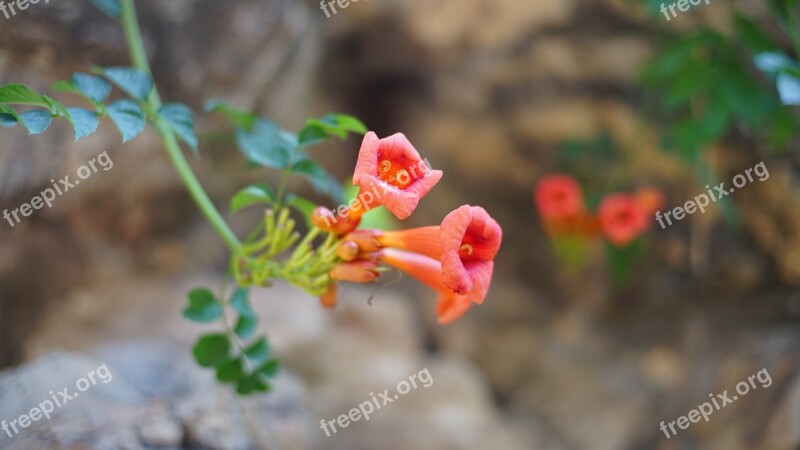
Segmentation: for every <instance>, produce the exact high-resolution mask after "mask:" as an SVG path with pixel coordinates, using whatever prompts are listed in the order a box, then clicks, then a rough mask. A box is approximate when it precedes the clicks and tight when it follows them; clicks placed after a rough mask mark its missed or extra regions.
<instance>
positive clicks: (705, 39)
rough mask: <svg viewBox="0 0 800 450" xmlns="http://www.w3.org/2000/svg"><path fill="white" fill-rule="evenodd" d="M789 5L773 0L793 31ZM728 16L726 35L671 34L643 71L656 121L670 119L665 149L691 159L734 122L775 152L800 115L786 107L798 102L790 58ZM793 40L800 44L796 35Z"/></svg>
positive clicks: (798, 81) (790, 136)
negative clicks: (771, 82) (771, 84)
mask: <svg viewBox="0 0 800 450" xmlns="http://www.w3.org/2000/svg"><path fill="white" fill-rule="evenodd" d="M647 3H648V4H649V5H650V6H657V5H660V2H649V1H648V2H647ZM789 3H791V4H792V5H796V3H797V2H796V0H789V1H786V0H774V1H772V2H771V4H772V6H773V10H774V11H775V14H776V16H777V20H778V21H779V22H781V23H784V22H787V21H788V22H787V23H793V24H795V26H788V27H787V26H784V29H785V30H786V32H787V34H789V35H790V37H793V35H795V34H797V26H796V25H797V22H796V18H793V17H792V14H793V15H794V16H796V15H797V14H796V8H795V9H792V8H791V7H790V6H791V5H790V6H787V5H788V4H789ZM787 8H788V9H787ZM789 11H795V12H794V13H792V14H789ZM732 21H733V25H734V26H733V27H732V29H733V31H732V32H731V33H730V34H729V35H724V34H721V33H718V32H716V31H714V30H712V29H710V28H700V29H698V30H696V31H694V32H692V33H690V34H688V35H686V36H670V37H669V40H668V41H666V43H665V44H664V45H663V46H662V47H661V48H660V50H659V52H658V53H657V55H656V57H655V58H654V59H653V60H652V61H651V62H650V63H649V64H648V65H647V66H646V67H645V70H644V72H643V80H644V82H645V85H646V86H648V87H650V88H651V90H650V92H651V93H652V94H654V95H653V98H654V100H655V105H656V107H657V114H658V116H659V117H658V119H659V121H661V122H665V123H666V124H668V125H670V126H668V130H669V131H668V132H666V133H665V135H664V146H665V148H668V149H671V150H674V151H676V152H677V154H678V155H680V156H681V157H683V158H684V159H685V160H686V161H688V162H690V163H696V162H697V161H698V160H699V159H700V154H701V153H702V152H703V151H704V150H705V149H706V148H708V146H709V145H711V144H712V143H714V142H717V141H719V140H720V139H722V138H723V137H724V136H725V135H726V134H727V133H728V132H729V131H731V130H732V129H733V128H734V127H742V128H743V129H745V130H747V131H748V132H749V133H750V134H751V135H752V136H753V137H754V138H755V139H756V140H760V141H766V142H768V143H769V144H771V146H772V147H773V148H775V149H777V150H783V149H785V148H786V147H787V146H788V145H789V144H790V143H791V142H793V140H795V139H796V137H797V135H798V132H800V120H799V119H798V117H797V115H796V114H794V113H793V112H792V111H791V110H790V109H788V108H786V106H785V105H793V104H798V103H800V77H798V75H800V71H798V69H797V63H796V61H795V60H794V59H793V58H791V57H789V56H787V54H786V53H785V52H783V51H782V50H781V49H780V47H779V45H778V44H777V43H776V42H775V41H774V40H773V39H772V38H771V37H770V35H769V34H768V33H766V32H764V31H763V30H762V29H761V27H760V26H759V25H757V24H756V23H755V22H753V21H752V20H750V19H748V18H747V17H745V16H743V15H741V14H734V15H733V16H732ZM793 39H794V38H793ZM795 44H796V45H798V47H797V48H796V49H795V50H800V41H798V42H796V43H795ZM756 68H758V69H760V70H761V71H762V72H764V73H765V74H767V75H768V76H769V77H771V78H773V79H774V80H775V85H776V87H777V90H773V89H770V88H769V86H768V85H767V83H766V81H767V80H766V79H765V77H763V76H760V74H759V73H758V71H756V70H754V69H756Z"/></svg>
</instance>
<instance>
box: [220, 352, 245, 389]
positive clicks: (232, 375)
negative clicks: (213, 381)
mask: <svg viewBox="0 0 800 450" xmlns="http://www.w3.org/2000/svg"><path fill="white" fill-rule="evenodd" d="M244 374H245V373H244V366H243V365H242V359H241V358H235V359H232V360H230V361H228V362H226V363H224V364H222V365H220V366H219V367H218V368H217V380H219V381H221V382H223V383H231V382H234V381H238V380H239V379H240V378H242V377H243V376H244Z"/></svg>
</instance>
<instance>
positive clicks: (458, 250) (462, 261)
mask: <svg viewBox="0 0 800 450" xmlns="http://www.w3.org/2000/svg"><path fill="white" fill-rule="evenodd" d="M439 235H440V237H441V240H442V256H441V262H442V274H443V280H442V281H444V284H445V286H447V287H449V288H450V289H452V290H454V291H455V292H457V293H459V294H467V293H468V292H476V293H477V294H478V295H479V296H480V301H478V303H481V302H483V297H485V296H486V292H487V291H488V290H489V284H490V283H491V282H492V271H493V270H494V257H495V256H496V255H497V252H498V251H499V250H500V242H501V241H502V240H503V229H502V228H500V225H499V224H498V223H497V222H496V221H495V220H494V219H492V217H491V216H489V213H487V212H486V210H485V209H483V208H481V207H480V206H469V205H464V206H462V207H460V208H458V209H456V210H455V211H453V212H451V213H450V214H448V215H447V217H445V218H444V220H443V221H442V225H441V229H440V230H439Z"/></svg>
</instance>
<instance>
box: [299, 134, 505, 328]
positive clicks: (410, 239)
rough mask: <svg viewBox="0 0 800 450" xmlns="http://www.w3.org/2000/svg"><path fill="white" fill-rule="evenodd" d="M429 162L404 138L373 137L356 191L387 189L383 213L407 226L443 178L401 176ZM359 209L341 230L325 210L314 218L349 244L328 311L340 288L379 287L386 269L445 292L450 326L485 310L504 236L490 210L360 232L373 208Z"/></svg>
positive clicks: (436, 174)
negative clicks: (482, 307) (478, 306)
mask: <svg viewBox="0 0 800 450" xmlns="http://www.w3.org/2000/svg"><path fill="white" fill-rule="evenodd" d="M421 162H422V160H421V158H420V155H419V153H418V152H417V150H416V149H414V147H413V145H411V143H410V142H409V141H408V139H406V137H405V136H404V135H403V134H400V133H398V134H395V135H392V136H389V137H387V138H383V139H379V138H378V136H377V135H376V134H375V133H373V132H369V133H367V134H366V136H365V137H364V141H363V143H362V145H361V150H360V151H359V155H358V162H357V163H356V168H355V173H354V175H353V184H355V185H356V186H358V187H359V188H360V189H362V190H364V189H367V188H368V187H373V186H375V185H377V186H379V187H380V188H381V189H382V190H383V191H384V195H382V196H381V198H380V200H379V202H378V206H384V207H385V208H386V209H388V210H389V211H390V212H391V213H392V214H394V215H395V216H396V217H397V218H398V219H401V220H402V219H406V218H407V217H409V216H410V215H411V214H412V213H413V211H414V209H416V207H417V204H418V203H419V201H420V199H421V198H422V197H424V196H425V195H426V194H427V193H428V192H430V190H431V189H433V187H434V186H435V185H436V184H437V183H438V182H439V180H440V179H441V178H442V172H441V171H439V170H433V171H431V172H430V173H428V174H427V175H426V176H425V177H421V178H412V177H408V176H404V174H403V173H401V172H402V171H404V170H405V169H404V168H406V167H412V166H414V165H418V164H420V163H421ZM357 198H360V195H359V196H357ZM355 206H356V207H354V208H351V209H350V211H349V214H348V216H347V217H345V218H344V219H343V220H339V221H337V222H336V223H335V224H333V225H329V224H328V223H326V222H325V221H324V220H322V219H323V217H324V214H326V213H327V211H326V210H325V209H324V208H323V207H320V208H318V209H317V210H316V211H315V213H314V214H312V222H313V223H314V225H315V226H316V227H318V228H320V229H322V230H324V231H328V232H330V233H332V234H336V235H337V236H339V237H340V238H341V240H340V241H339V243H338V246H337V248H336V255H337V256H338V258H339V260H340V262H339V263H338V264H336V265H335V267H334V268H333V270H331V271H330V273H329V279H330V284H329V286H328V289H327V292H326V293H325V294H323V295H322V296H321V302H322V304H323V305H324V306H326V307H333V306H335V305H336V283H337V282H340V281H347V282H354V283H370V282H374V281H376V280H378V278H379V277H380V274H381V271H382V267H381V266H382V265H385V266H389V267H394V268H396V269H398V270H401V271H403V272H405V273H407V274H409V275H410V276H412V277H413V278H415V279H417V280H418V281H420V282H422V283H424V284H426V285H427V286H429V287H430V288H431V289H433V290H434V291H435V292H437V294H438V296H439V297H438V304H437V317H438V318H439V322H440V323H442V324H444V323H449V322H452V321H454V320H456V319H458V318H459V317H461V316H462V315H463V314H464V313H465V312H466V311H467V310H468V309H469V308H470V307H471V306H472V304H473V303H478V304H480V303H483V300H484V299H485V298H486V294H487V292H488V290H489V285H490V283H491V280H492V272H493V270H494V258H495V256H496V255H497V252H498V250H499V249H500V242H501V240H502V235H503V232H502V229H501V228H500V225H498V223H497V222H496V221H495V220H494V219H492V218H491V217H490V216H489V214H488V213H487V212H486V211H485V210H484V209H483V208H481V207H479V206H470V205H464V206H461V207H460V208H458V209H456V210H455V211H453V212H451V213H450V214H448V215H447V217H445V218H444V220H443V221H442V223H441V224H440V225H438V226H428V227H421V228H414V229H408V230H402V231H386V230H378V229H358V225H359V223H360V221H361V216H362V215H363V214H364V213H365V212H366V211H367V210H368V205H355ZM360 206H363V207H360Z"/></svg>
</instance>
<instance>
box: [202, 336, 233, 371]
mask: <svg viewBox="0 0 800 450" xmlns="http://www.w3.org/2000/svg"><path fill="white" fill-rule="evenodd" d="M230 352H231V343H230V341H229V340H228V336H227V335H224V334H206V335H203V336H201V337H200V339H199V340H198V341H197V344H195V346H194V349H193V350H192V353H193V354H194V358H195V360H196V361H197V364H199V365H201V366H203V367H219V366H221V365H223V364H224V363H225V362H226V361H228V355H229V354H230Z"/></svg>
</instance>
